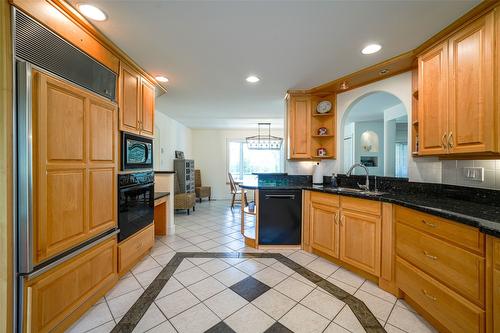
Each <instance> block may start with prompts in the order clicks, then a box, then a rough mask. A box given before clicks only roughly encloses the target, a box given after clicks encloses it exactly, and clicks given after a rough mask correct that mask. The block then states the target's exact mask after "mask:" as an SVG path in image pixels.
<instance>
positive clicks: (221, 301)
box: [69, 201, 435, 333]
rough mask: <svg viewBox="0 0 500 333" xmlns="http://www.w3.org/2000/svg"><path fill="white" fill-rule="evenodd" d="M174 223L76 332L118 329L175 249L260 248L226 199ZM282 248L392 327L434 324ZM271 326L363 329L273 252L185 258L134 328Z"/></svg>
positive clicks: (341, 272)
mask: <svg viewBox="0 0 500 333" xmlns="http://www.w3.org/2000/svg"><path fill="white" fill-rule="evenodd" d="M175 224H176V233H175V235H169V236H165V237H159V238H157V240H156V243H155V246H154V248H153V249H152V251H151V253H150V255H148V256H146V257H145V258H144V259H143V260H142V261H141V262H140V263H138V264H137V265H136V266H135V267H134V268H133V269H132V270H131V271H130V272H128V273H127V274H126V275H124V276H123V277H122V278H121V279H120V281H119V282H118V284H117V285H116V286H115V287H114V288H113V289H112V290H111V291H109V292H108V294H107V295H106V296H105V297H103V298H102V299H101V300H100V301H99V302H98V303H97V304H95V305H94V306H93V307H92V308H91V309H90V310H89V311H88V312H87V313H86V314H85V315H84V316H83V317H82V318H81V319H80V320H79V321H78V322H76V323H75V324H74V325H73V326H72V327H71V328H70V329H69V332H73V333H83V332H93V333H97V332H103V333H104V332H111V330H112V329H113V328H114V327H115V325H116V324H117V323H118V322H119V321H120V319H121V318H122V317H123V316H124V315H125V313H127V311H128V310H129V309H130V308H131V306H132V305H133V304H134V303H135V301H136V300H137V299H138V298H139V297H140V296H141V295H142V293H143V292H144V291H145V289H146V288H147V287H148V286H149V284H150V283H151V282H153V280H154V279H155V277H156V276H157V275H158V274H159V273H160V271H161V270H162V269H163V267H165V265H167V263H168V262H169V261H170V259H171V258H172V257H173V256H174V255H175V253H176V252H257V250H255V249H253V248H248V247H245V244H244V242H243V240H242V236H241V234H240V232H239V231H240V212H239V209H234V211H231V209H230V208H229V203H228V202H227V201H212V202H207V201H204V202H203V203H201V204H197V207H196V212H194V213H192V214H191V215H189V216H187V215H181V214H176V216H175ZM280 253H281V254H283V255H285V256H287V257H288V258H290V259H292V260H293V261H295V262H297V263H298V264H300V265H302V266H304V267H305V268H307V269H309V270H310V271H313V272H314V273H316V274H317V275H319V276H321V277H323V278H324V279H326V280H328V281H329V282H331V283H333V284H335V285H336V286H338V287H340V288H342V289H343V290H345V291H347V292H348V293H350V294H352V295H354V296H355V297H357V298H358V299H359V300H361V301H363V302H364V303H365V304H366V306H367V307H368V308H369V309H370V311H371V312H372V313H373V314H374V315H375V317H376V318H377V319H378V320H379V322H380V323H381V324H382V325H383V326H384V328H385V329H386V331H387V332H435V330H434V329H433V328H432V326H430V325H429V324H428V323H427V322H426V321H425V320H424V319H423V318H421V317H420V316H419V315H418V314H416V313H415V312H414V310H413V309H412V308H411V307H410V306H409V305H407V304H406V303H405V302H404V301H402V300H397V299H396V298H395V297H394V296H393V295H391V294H389V293H387V292H385V291H383V290H381V289H379V288H378V287H377V285H375V284H374V283H372V282H370V281H366V280H364V279H363V278H361V277H359V276H358V275H356V274H354V273H352V272H350V271H348V270H347V269H344V268H342V267H339V266H337V265H335V264H333V263H330V262H328V261H326V260H324V259H322V258H320V257H317V256H315V255H313V254H310V253H307V252H304V251H301V250H290V251H280ZM245 281H246V282H245ZM248 286H252V288H249V287H248ZM266 330H267V331H268V332H290V331H293V332H364V329H363V327H362V326H361V324H360V323H359V321H358V320H357V318H356V317H355V315H354V313H353V312H352V311H351V310H350V308H349V307H348V306H347V305H346V304H345V303H343V302H342V301H340V300H338V299H336V298H335V297H333V296H332V295H330V294H329V293H327V292H326V291H325V290H323V289H322V288H320V287H318V286H317V285H315V284H314V283H312V282H310V281H309V280H307V279H306V278H304V277H303V276H301V275H299V274H298V273H296V272H295V271H293V270H292V269H290V268H288V267H287V266H285V265H284V264H282V263H281V262H278V261H277V260H275V259H273V258H255V259H245V258H187V259H184V260H183V261H182V262H181V264H180V265H179V266H178V267H177V269H176V271H175V272H174V275H173V276H172V277H171V278H170V279H169V280H168V282H167V283H166V285H165V286H164V287H163V289H162V290H161V292H160V294H159V295H158V296H157V297H156V299H155V301H154V302H153V303H152V304H151V306H150V307H149V308H148V310H147V311H146V313H145V314H144V316H143V317H142V319H141V320H140V321H139V323H138V324H137V326H136V327H135V328H134V330H133V332H193V333H195V332H205V331H209V332H252V333H257V332H265V331H266Z"/></svg>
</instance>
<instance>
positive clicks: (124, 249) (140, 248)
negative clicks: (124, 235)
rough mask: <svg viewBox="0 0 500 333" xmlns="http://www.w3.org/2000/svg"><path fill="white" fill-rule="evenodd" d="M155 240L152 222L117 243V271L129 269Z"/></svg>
mask: <svg viewBox="0 0 500 333" xmlns="http://www.w3.org/2000/svg"><path fill="white" fill-rule="evenodd" d="M154 242H155V227H154V224H151V225H149V226H147V227H146V228H144V229H142V230H141V231H139V232H138V233H136V234H135V235H133V236H132V237H130V238H128V239H126V240H124V241H123V242H122V243H120V244H119V245H118V272H119V273H120V274H121V273H123V272H124V271H125V270H127V269H129V268H130V267H131V266H132V265H134V264H135V263H136V261H137V260H138V259H139V258H141V257H142V255H143V254H144V253H145V252H146V251H148V250H149V249H150V248H152V247H153V245H154Z"/></svg>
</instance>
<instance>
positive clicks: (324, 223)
mask: <svg viewBox="0 0 500 333" xmlns="http://www.w3.org/2000/svg"><path fill="white" fill-rule="evenodd" d="M304 198H305V200H306V201H307V202H305V204H304V205H305V209H304V210H305V212H306V213H305V214H304V220H305V221H304V223H303V225H304V228H307V229H308V230H305V231H304V234H305V235H309V237H308V239H307V240H304V244H305V245H306V247H305V248H306V249H309V250H317V251H320V252H321V253H324V254H326V255H328V256H330V257H333V258H335V259H340V260H341V261H343V262H345V263H347V264H349V265H351V266H353V267H356V268H359V269H361V270H363V271H365V272H367V273H369V274H372V275H375V276H377V277H378V276H380V264H381V260H380V258H381V251H382V246H381V233H382V230H381V227H382V206H381V203H380V202H378V201H372V200H364V199H357V198H351V197H343V196H338V195H335V194H327V193H320V192H306V194H305V195H304Z"/></svg>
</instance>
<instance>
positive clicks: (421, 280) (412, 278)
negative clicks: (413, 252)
mask: <svg viewBox="0 0 500 333" xmlns="http://www.w3.org/2000/svg"><path fill="white" fill-rule="evenodd" d="M396 276H397V281H398V286H399V288H400V289H401V290H402V291H403V292H404V293H405V294H406V295H407V296H409V297H410V298H411V300H413V301H414V302H416V303H417V304H418V305H419V306H420V307H421V308H422V309H424V311H425V312H427V313H428V314H429V315H430V316H432V318H434V319H435V320H437V322H438V323H439V324H440V325H441V326H442V327H440V329H441V330H442V331H445V332H446V331H449V332H463V333H467V332H470V333H480V332H484V331H485V312H484V310H482V309H481V308H479V307H478V306H476V305H474V304H473V303H471V302H469V301H468V300H467V299H465V298H464V297H462V296H460V295H458V294H457V293H455V292H454V291H452V290H451V289H449V288H448V287H446V286H445V285H443V284H441V283H439V282H438V281H436V280H435V279H433V278H432V277H430V276H429V275H427V274H425V273H423V272H422V271H421V270H419V269H417V268H415V267H414V266H413V265H411V264H409V263H408V262H406V261H405V260H404V259H401V258H399V257H398V258H397V259H396Z"/></svg>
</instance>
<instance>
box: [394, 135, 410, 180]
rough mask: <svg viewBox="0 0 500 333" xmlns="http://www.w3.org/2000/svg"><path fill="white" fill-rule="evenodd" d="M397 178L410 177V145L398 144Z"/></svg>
mask: <svg viewBox="0 0 500 333" xmlns="http://www.w3.org/2000/svg"><path fill="white" fill-rule="evenodd" d="M396 177H405V178H407V177H408V144H407V143H401V142H396Z"/></svg>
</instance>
